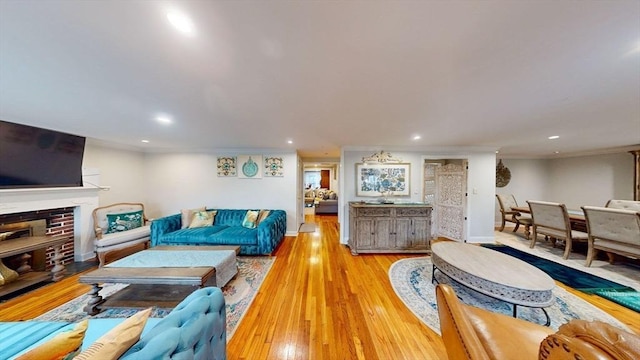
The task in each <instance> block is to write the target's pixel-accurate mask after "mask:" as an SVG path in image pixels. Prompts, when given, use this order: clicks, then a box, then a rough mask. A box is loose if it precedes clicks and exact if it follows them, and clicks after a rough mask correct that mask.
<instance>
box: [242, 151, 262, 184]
mask: <svg viewBox="0 0 640 360" xmlns="http://www.w3.org/2000/svg"><path fill="white" fill-rule="evenodd" d="M261 169H262V155H238V177H239V178H241V179H261V178H262V171H261Z"/></svg>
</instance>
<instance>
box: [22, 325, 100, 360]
mask: <svg viewBox="0 0 640 360" xmlns="http://www.w3.org/2000/svg"><path fill="white" fill-rule="evenodd" d="M88 325H89V320H83V321H81V322H79V323H77V324H75V325H74V326H73V327H72V328H66V329H65V331H60V332H58V333H57V334H55V335H54V336H53V337H52V338H50V339H48V340H46V341H43V342H41V343H39V344H37V345H36V346H34V347H33V348H31V349H30V350H29V351H27V352H25V353H24V354H22V355H20V356H18V357H17V358H16V359H18V360H23V359H25V360H26V359H31V360H37V359H71V358H73V357H74V355H75V354H77V353H79V352H80V347H81V346H82V340H83V339H84V333H85V332H86V331H87V326H88Z"/></svg>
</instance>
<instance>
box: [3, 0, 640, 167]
mask: <svg viewBox="0 0 640 360" xmlns="http://www.w3.org/2000/svg"><path fill="white" fill-rule="evenodd" d="M168 9H174V10H179V11H181V12H183V13H185V14H186V15H188V16H189V17H190V18H191V19H192V21H193V23H194V26H195V34H194V35H193V36H185V35H184V34H182V33H179V32H178V31H176V30H175V29H174V28H173V27H171V26H170V25H169V23H168V21H167V18H166V12H167V10H168ZM639 46H640V1H637V0H631V1H616V0H611V1H599V0H598V1H588V0H586V1H557V0H553V1H544V0H533V1H524V0H523V1H516V0H513V1H505V0H503V1H426V0H425V1H349V2H342V1H204V0H200V1H132V0H128V1H106V0H105V1H80V0H75V1H56V0H47V1H44V0H43V1H14V0H0V119H2V120H6V121H12V122H19V123H24V124H28V125H34V126H39V127H46V128H50V129H55V130H60V131H65V132H69V133H74V134H77V135H83V136H87V137H91V138H95V139H98V140H102V141H106V142H110V143H117V144H121V145H125V146H135V147H138V148H140V149H148V151H159V150H160V151H162V150H168V151H183V150H186V151H188V150H206V149H237V148H256V149H290V148H295V149H298V151H299V152H300V154H301V156H303V157H306V158H311V157H337V156H339V154H340V151H339V149H340V147H347V148H357V147H365V146H373V147H379V148H381V149H382V148H384V149H390V148H394V147H396V148H397V147H417V148H438V147H450V146H464V147H487V148H496V149H500V153H501V156H505V157H509V156H511V157H545V156H553V153H554V151H560V155H564V154H575V153H581V152H592V151H600V150H603V149H610V148H618V147H625V146H630V145H637V144H640V48H639ZM159 113H164V114H167V115H169V116H170V117H172V118H173V120H174V122H173V124H171V125H160V124H158V123H157V122H155V121H154V117H155V116H156V115H157V114H159ZM415 134H419V135H421V136H422V139H421V140H419V141H413V140H412V136H413V135H415ZM550 135H559V136H560V139H558V140H553V141H551V140H548V139H547V137H548V136H550ZM142 139H147V140H149V141H150V143H148V144H143V143H141V140H142ZM287 139H292V140H293V144H292V145H289V144H287V143H286V140H287Z"/></svg>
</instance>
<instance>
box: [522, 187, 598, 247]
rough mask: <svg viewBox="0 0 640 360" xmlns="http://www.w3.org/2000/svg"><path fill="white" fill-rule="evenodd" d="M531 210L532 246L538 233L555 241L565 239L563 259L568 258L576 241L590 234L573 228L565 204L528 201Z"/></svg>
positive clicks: (585, 238) (582, 239)
mask: <svg viewBox="0 0 640 360" xmlns="http://www.w3.org/2000/svg"><path fill="white" fill-rule="evenodd" d="M527 203H528V204H529V209H530V210H531V219H532V222H533V226H532V227H533V236H532V237H531V243H530V245H529V247H530V248H533V247H534V246H535V245H536V241H537V240H538V235H545V237H546V236H548V237H551V238H552V239H553V241H554V244H555V241H556V240H564V255H563V256H562V258H563V259H568V258H569V254H571V247H572V244H573V242H574V241H587V239H588V238H589V235H588V234H587V233H585V232H582V231H577V230H571V223H570V221H569V213H568V212H567V207H566V206H565V205H564V204H560V203H554V202H547V201H533V200H529V201H527Z"/></svg>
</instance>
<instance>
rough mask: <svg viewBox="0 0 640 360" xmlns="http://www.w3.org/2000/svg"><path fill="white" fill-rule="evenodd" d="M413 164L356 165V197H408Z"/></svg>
mask: <svg viewBox="0 0 640 360" xmlns="http://www.w3.org/2000/svg"><path fill="white" fill-rule="evenodd" d="M410 170H411V164H356V196H385V195H395V196H408V195H411V193H410V192H409V179H410Z"/></svg>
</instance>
